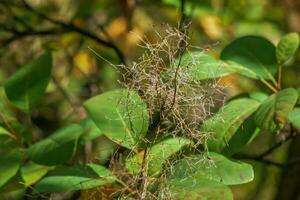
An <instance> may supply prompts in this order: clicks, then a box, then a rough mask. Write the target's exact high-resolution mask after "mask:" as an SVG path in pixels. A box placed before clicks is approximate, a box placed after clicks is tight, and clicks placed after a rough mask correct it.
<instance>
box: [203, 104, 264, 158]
mask: <svg viewBox="0 0 300 200" xmlns="http://www.w3.org/2000/svg"><path fill="white" fill-rule="evenodd" d="M259 104H260V103H259V102H258V101H256V100H253V99H248V98H241V99H236V100H233V101H230V102H229V103H227V104H226V105H225V106H224V107H223V108H221V110H220V111H219V112H218V113H217V114H216V115H215V116H213V117H211V118H210V119H208V120H206V121H204V123H203V125H202V128H201V131H202V132H204V133H212V134H213V136H212V137H211V138H210V139H209V140H208V148H209V150H211V151H216V152H221V151H222V149H223V148H224V147H226V145H227V144H228V142H229V140H230V139H231V137H232V136H233V135H234V134H235V133H236V131H237V130H238V129H239V127H240V126H241V124H242V123H243V122H244V121H245V120H246V119H247V118H248V117H249V116H250V115H251V114H252V113H253V112H254V111H255V110H256V109H257V108H258V106H259Z"/></svg>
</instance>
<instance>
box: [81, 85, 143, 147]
mask: <svg viewBox="0 0 300 200" xmlns="http://www.w3.org/2000/svg"><path fill="white" fill-rule="evenodd" d="M84 107H85V108H86V110H87V111H88V114H89V116H90V118H91V119H92V120H93V121H94V122H95V124H96V125H97V126H98V128H99V129H100V130H101V131H102V132H103V134H104V135H105V136H107V137H108V138H110V139H111V140H112V141H114V142H116V143H117V144H120V145H122V146H124V147H127V148H129V149H133V148H134V147H135V146H136V145H137V143H138V142H139V141H140V140H141V139H142V138H143V137H144V136H145V134H146V132H147V130H148V120H149V116H148V113H147V106H146V104H145V103H144V102H143V100H142V99H141V98H140V97H139V95H138V94H137V93H136V92H134V91H129V90H126V89H117V90H113V91H109V92H105V93H103V94H100V95H97V96H95V97H92V98H91V99H89V100H87V101H86V102H85V103H84Z"/></svg>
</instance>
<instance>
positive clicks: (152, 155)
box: [126, 137, 192, 175]
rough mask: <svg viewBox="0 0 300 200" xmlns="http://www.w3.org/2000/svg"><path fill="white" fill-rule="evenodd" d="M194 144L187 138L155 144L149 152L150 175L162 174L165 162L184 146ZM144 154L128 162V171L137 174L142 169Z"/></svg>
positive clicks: (137, 155) (147, 161) (172, 139)
mask: <svg viewBox="0 0 300 200" xmlns="http://www.w3.org/2000/svg"><path fill="white" fill-rule="evenodd" d="M190 144H192V142H191V141H190V140H188V139H185V138H179V137H175V138H169V139H165V140H163V141H161V142H159V143H157V144H154V145H153V146H152V147H150V148H149V149H148V151H147V157H146V163H147V164H148V169H149V170H148V174H149V175H156V174H158V173H160V171H161V169H162V166H163V164H164V162H165V161H166V160H167V159H168V158H169V157H170V156H172V155H173V154H175V153H176V152H178V151H180V150H181V149H182V148H183V147H184V146H187V145H190ZM143 153H144V151H143V152H142V153H140V154H136V155H135V156H133V157H130V158H129V159H127V161H126V166H127V169H128V170H129V171H130V172H131V173H134V174H137V173H138V172H139V170H140V169H141V165H142V160H143V156H144V155H143Z"/></svg>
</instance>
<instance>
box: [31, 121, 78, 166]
mask: <svg viewBox="0 0 300 200" xmlns="http://www.w3.org/2000/svg"><path fill="white" fill-rule="evenodd" d="M82 131H83V130H82V128H81V126H79V125H77V124H73V125H69V126H67V127H64V128H62V129H60V130H58V131H57V132H55V133H53V134H52V135H51V136H49V137H48V138H46V139H43V140H41V141H40V142H38V143H35V144H34V145H32V146H30V147H29V149H28V151H27V153H28V157H29V159H31V160H32V161H33V162H35V163H37V164H41V165H47V166H52V165H57V164H62V163H64V162H66V161H68V160H70V159H71V157H72V155H73V153H74V150H75V148H76V144H77V139H78V138H79V136H80V135H81V134H82Z"/></svg>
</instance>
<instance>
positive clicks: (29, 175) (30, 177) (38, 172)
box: [20, 162, 51, 186]
mask: <svg viewBox="0 0 300 200" xmlns="http://www.w3.org/2000/svg"><path fill="white" fill-rule="evenodd" d="M49 169H51V167H48V166H43V165H38V164H35V163H32V162H30V163H27V164H26V165H24V166H22V167H21V170H20V171H21V176H22V179H23V180H24V184H25V186H30V185H32V184H34V183H36V182H37V181H38V180H40V179H41V178H42V177H43V176H44V175H46V174H47V172H48V171H49Z"/></svg>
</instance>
